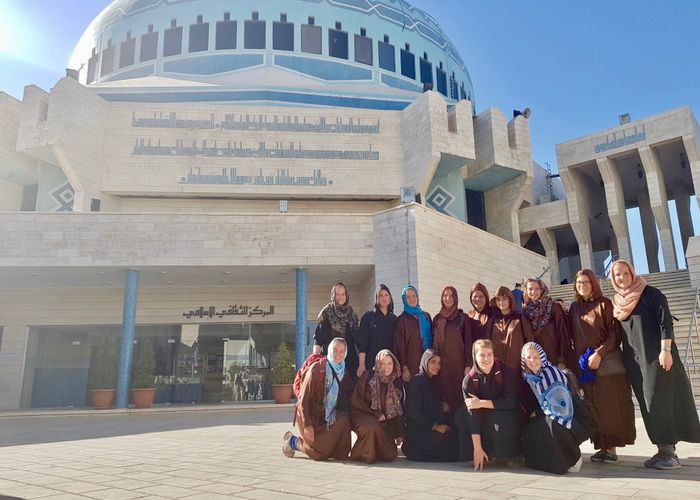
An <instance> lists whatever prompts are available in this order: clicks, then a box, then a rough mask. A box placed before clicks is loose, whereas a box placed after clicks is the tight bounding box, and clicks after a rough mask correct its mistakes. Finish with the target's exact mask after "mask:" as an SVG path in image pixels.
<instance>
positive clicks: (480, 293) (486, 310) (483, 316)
mask: <svg viewBox="0 0 700 500" xmlns="http://www.w3.org/2000/svg"><path fill="white" fill-rule="evenodd" d="M469 302H471V304H472V308H473V309H472V310H471V311H469V312H468V313H467V316H468V317H469V319H470V320H471V330H472V342H474V341H476V340H479V339H487V338H488V337H489V334H488V323H489V320H490V319H491V318H492V317H493V314H494V310H493V308H492V307H491V306H490V305H489V291H488V290H487V288H486V286H484V284H483V283H480V282H476V283H474V286H472V289H471V290H470V292H469ZM469 349H470V350H471V346H469Z"/></svg>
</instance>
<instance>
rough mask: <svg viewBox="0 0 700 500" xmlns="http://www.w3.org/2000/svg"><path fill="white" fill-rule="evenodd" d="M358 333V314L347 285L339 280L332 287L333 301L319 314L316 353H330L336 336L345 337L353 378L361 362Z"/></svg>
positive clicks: (348, 365) (347, 363) (315, 340)
mask: <svg viewBox="0 0 700 500" xmlns="http://www.w3.org/2000/svg"><path fill="white" fill-rule="evenodd" d="M357 333H358V320H357V314H355V311H354V310H353V308H352V307H351V306H350V295H349V294H348V290H347V287H346V286H345V285H344V284H343V283H341V282H338V283H336V284H335V285H333V288H332V289H331V301H330V302H329V303H328V304H326V305H325V306H324V307H323V309H321V312H320V313H319V314H318V325H317V326H316V333H315V334H314V350H313V352H314V354H328V344H330V342H331V340H333V339H334V338H337V337H340V338H342V339H345V343H346V344H347V347H348V354H347V361H346V365H347V370H348V373H349V374H350V376H351V377H353V379H354V378H355V377H356V376H357V368H358V366H359V364H360V362H359V358H358V355H357V346H356V345H355V342H356V339H357Z"/></svg>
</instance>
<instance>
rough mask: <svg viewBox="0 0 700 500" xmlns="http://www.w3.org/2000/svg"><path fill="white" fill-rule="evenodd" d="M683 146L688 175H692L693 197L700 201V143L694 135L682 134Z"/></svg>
mask: <svg viewBox="0 0 700 500" xmlns="http://www.w3.org/2000/svg"><path fill="white" fill-rule="evenodd" d="M683 147H684V148H685V156H686V157H687V158H688V163H689V165H688V167H689V168H690V175H691V176H692V177H693V188H694V189H693V191H694V192H695V198H696V199H697V200H698V203H700V145H699V144H698V143H697V141H696V137H695V136H693V135H684V136H683Z"/></svg>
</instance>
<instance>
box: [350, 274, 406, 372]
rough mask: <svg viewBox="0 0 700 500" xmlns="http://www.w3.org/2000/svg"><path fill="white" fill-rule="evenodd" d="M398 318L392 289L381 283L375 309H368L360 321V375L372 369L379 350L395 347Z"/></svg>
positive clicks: (358, 344)
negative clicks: (395, 312)
mask: <svg viewBox="0 0 700 500" xmlns="http://www.w3.org/2000/svg"><path fill="white" fill-rule="evenodd" d="M397 320H398V318H397V317H396V315H395V314H394V299H393V297H392V296H391V291H390V290H389V288H388V287H387V286H386V285H385V284H381V285H379V288H378V289H377V293H376V295H375V300H374V310H373V311H367V312H366V313H365V314H364V315H363V316H362V320H361V321H360V333H359V335H358V337H357V350H358V351H359V353H360V366H359V368H358V369H357V376H358V377H359V376H360V375H362V374H363V373H364V372H365V371H371V370H372V368H373V367H374V361H375V359H376V357H377V353H378V352H379V351H381V350H383V349H388V350H391V349H393V348H394V330H395V329H396V322H397Z"/></svg>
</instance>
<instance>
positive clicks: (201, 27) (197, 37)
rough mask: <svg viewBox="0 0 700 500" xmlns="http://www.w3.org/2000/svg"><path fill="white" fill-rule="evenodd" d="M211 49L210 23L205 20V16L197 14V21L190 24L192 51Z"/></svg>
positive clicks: (190, 46)
mask: <svg viewBox="0 0 700 500" xmlns="http://www.w3.org/2000/svg"><path fill="white" fill-rule="evenodd" d="M205 50H209V23H205V22H204V16H201V15H200V16H197V23H196V24H190V43H189V51H190V52H204V51H205Z"/></svg>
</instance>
